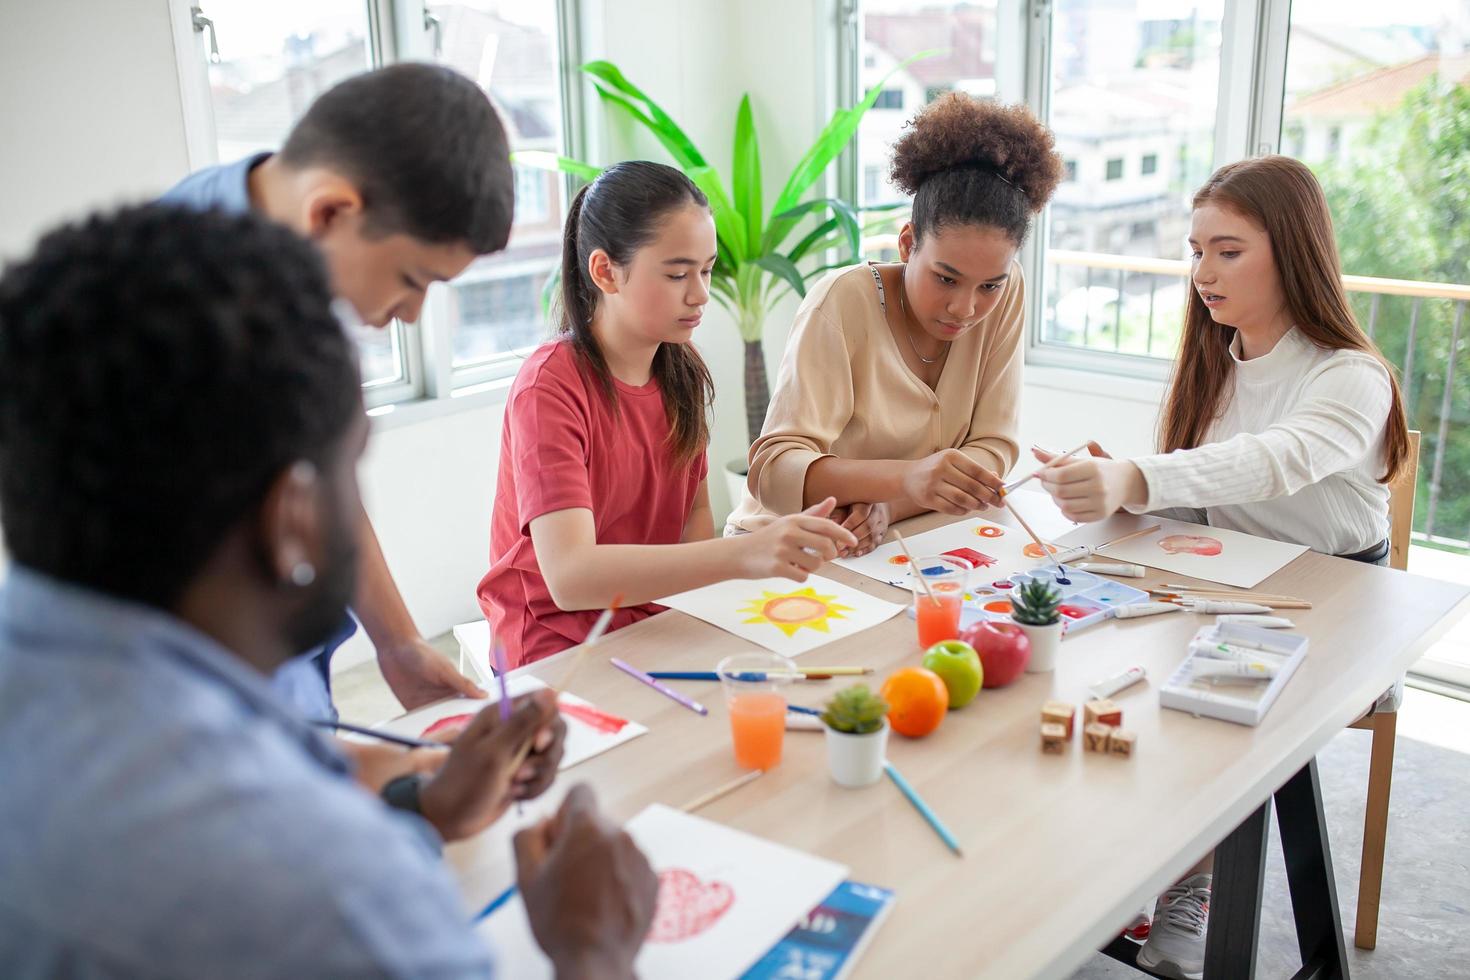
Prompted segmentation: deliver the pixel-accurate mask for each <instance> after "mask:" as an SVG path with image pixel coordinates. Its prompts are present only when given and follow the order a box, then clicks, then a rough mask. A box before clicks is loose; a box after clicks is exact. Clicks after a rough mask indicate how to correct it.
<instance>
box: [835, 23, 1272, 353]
mask: <svg viewBox="0 0 1470 980" xmlns="http://www.w3.org/2000/svg"><path fill="white" fill-rule="evenodd" d="M861 7H862V2H861V0H838V3H837V16H836V25H835V30H834V38H835V43H836V45H837V54H838V57H837V59H836V63H837V70H838V85H837V92H838V93H839V97H840V98H841V99H842V100H843V101H842V103H841V104H843V105H851V104H852V103H853V102H855V101H856V100H857V99H858V98H859V97H861V92H860V91H859V79H860V73H861V64H860V62H861V58H860V56H859V55H860V51H861V42H862V9H861ZM1052 14H1053V2H1052V0H999V3H998V9H997V16H996V40H997V50H998V51H1000V50H1022V51H1024V54H1023V56H1022V57H1021V58H1020V59H1018V62H1019V64H1016V63H1012V64H1010V65H1006V64H1003V63H1001V62H999V61H998V62H997V65H996V94H997V97H998V98H1000V99H1003V100H1006V101H1023V102H1025V103H1026V105H1027V106H1029V107H1030V109H1031V110H1032V111H1033V112H1035V113H1036V115H1037V117H1038V118H1040V119H1042V120H1044V121H1049V120H1050V116H1051V113H1050V108H1051V106H1050V101H1051V92H1050V81H1051V58H1052V37H1051V28H1052V21H1053V17H1052ZM1290 17H1291V2H1290V0H1226V2H1225V3H1224V7H1223V15H1222V21H1221V28H1220V29H1221V35H1222V36H1221V49H1220V77H1219V79H1218V81H1217V85H1216V115H1215V139H1214V153H1213V157H1212V161H1211V163H1212V166H1213V167H1219V166H1221V165H1223V164H1225V163H1228V162H1230V161H1232V160H1239V159H1243V158H1245V157H1248V156H1253V155H1259V154H1265V153H1275V152H1276V151H1277V148H1278V145H1279V143H1280V139H1281V121H1282V100H1283V97H1284V95H1285V89H1286V53H1287V43H1288V36H1287V35H1288V27H1289V26H1290ZM1002 42H1006V43H1007V44H1009V45H1010V47H1009V48H1004V47H1003V46H1002ZM1160 162H1162V161H1160ZM858 166H859V163H858V160H857V153H856V152H855V151H854V150H852V149H849V150H848V151H846V152H845V153H844V154H843V157H842V158H841V159H840V160H839V162H838V191H839V193H840V194H841V195H843V196H844V197H846V198H847V199H849V200H853V201H857V200H858V198H857V194H858V192H859V190H860V189H861V185H860V181H859V173H858ZM1124 166H1125V170H1126V166H1127V165H1126V162H1125V165H1124ZM1049 222H1050V209H1048V210H1047V211H1043V212H1042V213H1041V214H1040V215H1038V216H1037V218H1036V220H1035V222H1034V223H1033V226H1032V230H1031V235H1030V237H1029V238H1028V240H1027V242H1026V244H1025V245H1024V246H1023V247H1022V249H1021V253H1020V255H1019V256H1018V260H1019V261H1020V263H1021V267H1022V269H1023V271H1024V272H1025V275H1026V279H1027V282H1028V283H1029V285H1030V288H1029V289H1028V290H1027V297H1026V303H1027V309H1026V319H1027V324H1028V326H1027V338H1026V363H1027V364H1028V365H1037V366H1042V367H1055V368H1070V369H1074V370H1080V371H1085V372H1087V373H1089V374H1094V375H1097V374H1103V375H1113V376H1121V377H1125V378H1134V379H1140V380H1149V381H1165V380H1167V379H1168V376H1169V371H1170V370H1171V368H1172V363H1173V362H1172V359H1168V358H1160V357H1146V356H1142V355H1137V354H1128V353H1122V352H1115V351H1102V350H1086V349H1082V348H1073V347H1065V346H1063V345H1060V344H1055V343H1048V342H1046V341H1044V340H1043V339H1042V329H1041V328H1042V326H1043V317H1044V316H1045V312H1046V310H1045V303H1046V296H1045V289H1044V284H1045V282H1046V279H1045V271H1046V270H1045V260H1046V255H1045V253H1046V244H1045V243H1046V241H1047V239H1048V232H1049Z"/></svg>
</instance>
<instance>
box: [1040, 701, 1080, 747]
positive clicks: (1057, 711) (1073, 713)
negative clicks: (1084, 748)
mask: <svg viewBox="0 0 1470 980" xmlns="http://www.w3.org/2000/svg"><path fill="white" fill-rule="evenodd" d="M1076 717H1077V709H1076V708H1074V707H1073V706H1072V705H1071V704H1068V703H1067V702H1066V701H1048V702H1046V704H1043V705H1042V706H1041V721H1042V724H1048V725H1061V726H1062V728H1064V729H1065V730H1066V737H1067V738H1069V739H1070V738H1071V737H1072V720H1073V719H1074V718H1076Z"/></svg>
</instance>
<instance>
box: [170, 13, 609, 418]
mask: <svg viewBox="0 0 1470 980" xmlns="http://www.w3.org/2000/svg"><path fill="white" fill-rule="evenodd" d="M360 2H361V3H362V5H363V8H364V11H365V13H366V15H367V25H368V45H369V55H370V59H369V63H370V64H371V66H372V67H374V68H378V67H381V66H383V65H387V64H392V63H394V62H396V61H404V60H432V59H433V55H434V52H433V42H432V40H431V36H432V32H433V30H434V27H433V25H432V21H431V20H430V19H429V18H428V16H427V6H428V3H427V0H360ZM553 2H554V3H555V4H556V28H557V58H558V74H559V78H558V90H559V91H558V95H559V99H560V108H561V117H562V118H561V124H562V134H563V137H562V138H563V144H564V146H563V147H562V148H561V150H560V152H562V153H564V154H566V155H568V156H572V157H581V155H582V154H583V152H584V150H585V147H586V146H587V136H586V114H585V112H584V111H583V98H582V91H581V85H580V81H579V76H578V75H577V74H576V66H578V65H580V64H581V31H580V25H581V21H582V10H581V0H553ZM196 3H198V4H199V5H200V6H201V7H203V8H204V13H205V15H206V16H207V15H208V12H209V10H208V0H169V13H170V21H171V23H172V25H173V38H174V51H175V56H176V61H177V66H178V77H179V91H180V99H181V102H182V104H183V115H184V136H185V142H186V146H187V150H188V160H189V168H190V169H191V170H197V169H199V168H201V167H207V166H210V165H212V164H216V163H218V162H219V151H218V143H217V141H216V138H215V121H214V105H213V102H212V101H211V98H210V86H209V46H208V38H207V36H206V34H205V32H204V31H203V30H201V29H199V28H197V27H196V26H195V25H194V21H193V11H192V9H191V8H193V7H194V6H195V4H196ZM556 179H558V180H560V181H561V182H562V189H563V194H562V200H563V202H565V201H568V200H570V199H571V193H572V191H573V190H574V181H573V180H572V179H571V178H569V177H567V176H565V175H557V178H556ZM562 216H563V215H562V214H561V213H558V214H557V215H555V219H556V221H557V223H558V224H559V223H560V221H561V218H562ZM452 310H453V303H452V302H451V298H450V296H449V287H448V286H447V284H443V283H438V284H435V285H433V286H431V287H430V289H429V292H428V295H427V296H426V298H425V302H424V311H423V313H421V314H420V317H419V320H418V321H417V322H414V323H405V322H403V321H397V320H395V321H394V322H393V324H391V325H390V326H389V327H387V328H386V329H389V330H393V331H395V335H396V342H397V345H398V347H399V350H400V354H401V356H400V359H399V368H400V375H399V377H397V378H394V379H391V380H387V381H380V382H370V383H365V384H364V385H363V388H362V395H363V403H364V405H365V406H366V407H367V408H368V409H369V411H371V412H372V413H373V414H374V415H378V416H385V417H386V416H387V415H388V414H389V413H393V414H397V413H394V409H396V408H397V407H399V406H404V405H407V404H410V403H415V402H423V401H438V400H443V402H444V404H445V405H448V404H449V399H451V398H454V397H456V396H459V395H465V394H477V393H478V392H479V391H480V390H481V389H486V388H488V389H491V390H498V391H499V392H500V394H501V396H503V393H504V389H508V388H509V380H510V379H511V378H513V377H514V376H515V373H516V371H518V370H519V368H520V364H521V362H522V361H523V360H524V359H525V357H526V356H527V354H529V352H530V351H531V350H533V349H534V347H535V345H528V346H527V347H523V348H519V349H517V350H515V351H510V352H507V353H505V354H501V355H497V356H496V357H494V358H492V359H489V360H486V361H483V362H478V363H475V364H471V365H464V366H462V367H458V368H456V367H455V366H454V345H453V338H454V329H455V322H454V318H453V313H452ZM474 401H476V403H478V400H474ZM411 414H415V415H417V414H422V413H421V412H416V413H411Z"/></svg>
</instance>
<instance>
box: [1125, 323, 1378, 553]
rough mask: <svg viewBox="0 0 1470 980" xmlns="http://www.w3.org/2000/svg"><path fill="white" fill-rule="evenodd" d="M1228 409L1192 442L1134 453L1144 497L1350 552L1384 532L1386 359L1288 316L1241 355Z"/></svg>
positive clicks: (1155, 505) (1151, 506) (1249, 529)
mask: <svg viewBox="0 0 1470 980" xmlns="http://www.w3.org/2000/svg"><path fill="white" fill-rule="evenodd" d="M1230 350H1231V354H1232V356H1233V357H1234V359H1235V371H1234V377H1233V378H1232V380H1231V382H1230V388H1229V389H1228V391H1227V397H1228V402H1227V403H1226V405H1225V408H1224V412H1223V413H1222V414H1221V416H1220V418H1219V419H1217V420H1216V421H1215V423H1214V425H1212V426H1211V427H1210V429H1209V432H1208V435H1207V438H1206V444H1205V445H1202V446H1200V447H1199V448H1197V449H1181V450H1176V451H1175V452H1172V453H1167V454H1162V455H1156V456H1144V457H1140V458H1138V459H1135V460H1134V462H1135V463H1137V464H1138V468H1139V469H1140V470H1141V471H1142V472H1143V476H1144V479H1145V480H1146V481H1147V483H1148V503H1147V504H1146V505H1145V506H1143V507H1137V508H1132V507H1130V508H1129V510H1132V511H1134V512H1135V513H1141V512H1144V511H1152V510H1160V509H1163V508H1167V507H1193V508H1203V509H1205V511H1206V513H1207V516H1208V522H1209V523H1210V524H1211V525H1212V526H1215V527H1224V528H1230V529H1231V530H1236V531H1244V532H1246V533H1247V534H1255V535H1259V536H1261V537H1264V538H1273V539H1275V540H1278V541H1294V542H1296V543H1298V544H1304V545H1306V546H1307V547H1309V548H1311V549H1312V550H1313V551H1320V552H1323V553H1325V554H1329V555H1347V554H1353V553H1355V552H1359V551H1362V550H1364V549H1366V548H1369V547H1371V546H1372V545H1375V544H1377V543H1378V542H1380V541H1382V540H1383V539H1384V538H1386V537H1388V487H1386V486H1384V485H1383V484H1381V483H1379V482H1378V477H1380V476H1382V475H1383V433H1384V428H1385V425H1386V422H1387V419H1388V413H1389V409H1390V407H1391V406H1392V398H1393V396H1392V389H1391V387H1390V385H1389V378H1388V371H1387V370H1386V369H1385V368H1384V367H1383V365H1382V364H1381V363H1379V362H1378V360H1377V359H1375V358H1373V357H1371V356H1370V355H1368V354H1364V353H1361V352H1358V351H1347V350H1336V351H1329V350H1323V349H1321V348H1319V347H1317V346H1316V345H1315V344H1313V343H1312V342H1311V341H1310V340H1308V339H1307V338H1306V337H1305V336H1303V335H1302V334H1301V332H1300V331H1298V330H1297V329H1296V328H1294V327H1293V328H1292V329H1291V330H1290V331H1289V332H1288V333H1287V334H1286V335H1285V336H1284V337H1282V338H1281V340H1279V341H1278V342H1277V344H1276V346H1275V347H1273V348H1272V349H1271V351H1270V353H1268V354H1265V355H1264V356H1261V357H1257V358H1252V359H1251V360H1248V361H1243V360H1241V359H1240V337H1239V336H1238V335H1237V336H1236V338H1235V340H1234V342H1233V343H1232V344H1231V348H1230Z"/></svg>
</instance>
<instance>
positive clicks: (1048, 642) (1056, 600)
mask: <svg viewBox="0 0 1470 980" xmlns="http://www.w3.org/2000/svg"><path fill="white" fill-rule="evenodd" d="M1061 604H1062V593H1061V592H1060V591H1058V590H1057V589H1056V588H1055V587H1054V586H1052V585H1050V584H1049V583H1047V582H1044V581H1041V580H1039V579H1032V580H1031V581H1029V582H1026V583H1025V584H1024V585H1022V586H1021V587H1020V588H1018V589H1016V590H1015V592H1014V593H1013V594H1012V595H1011V621H1012V622H1014V623H1015V624H1016V625H1017V626H1019V627H1021V630H1022V631H1023V632H1024V633H1025V634H1026V638H1027V639H1028V640H1030V641H1031V660H1030V662H1028V663H1027V664H1026V672H1027V673H1028V674H1044V673H1046V672H1048V671H1051V670H1054V669H1055V668H1056V665H1057V647H1058V646H1060V645H1061V642H1062V614H1061V613H1060V612H1058V611H1057V607H1058V606H1060V605H1061Z"/></svg>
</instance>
